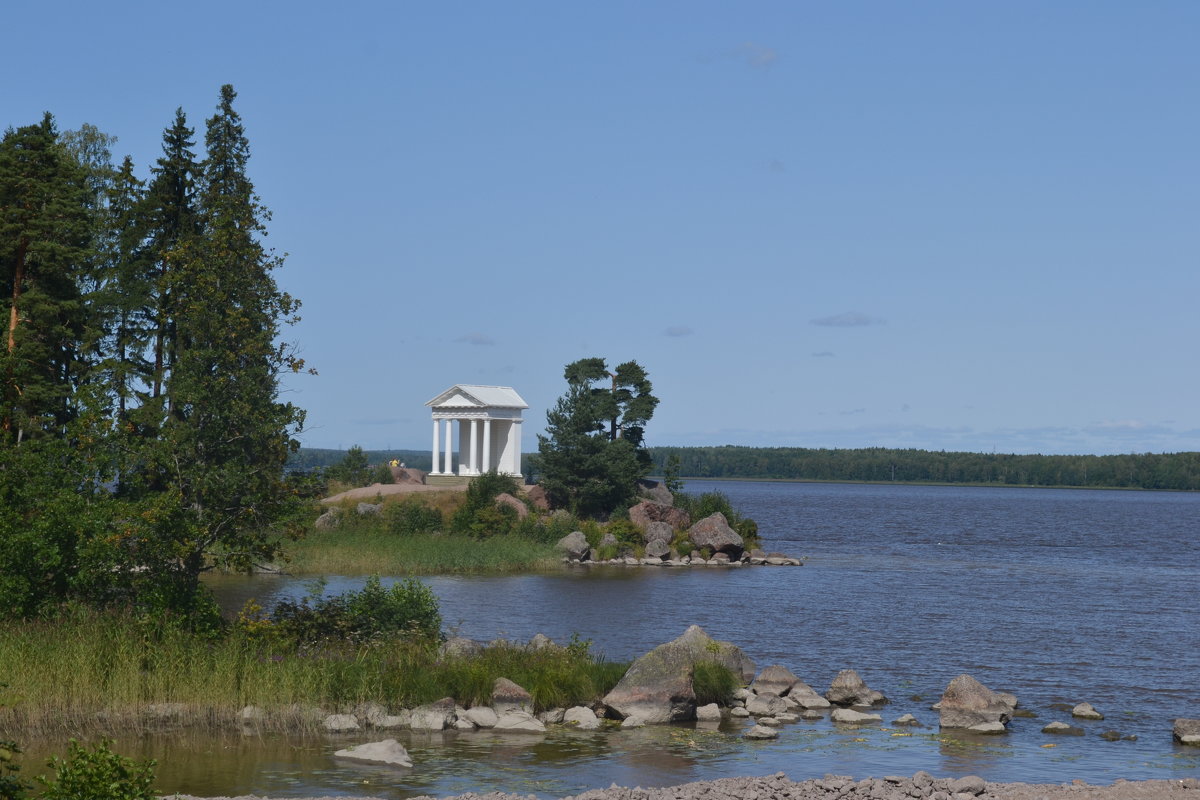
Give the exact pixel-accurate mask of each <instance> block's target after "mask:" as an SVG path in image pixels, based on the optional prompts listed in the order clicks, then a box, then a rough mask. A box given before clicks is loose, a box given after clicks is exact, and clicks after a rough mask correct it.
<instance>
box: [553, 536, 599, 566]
mask: <svg viewBox="0 0 1200 800" xmlns="http://www.w3.org/2000/svg"><path fill="white" fill-rule="evenodd" d="M554 548H555V549H556V550H558V551H559V552H560V553H562V554H563V555H564V556H566V557H567V558H569V559H571V560H572V561H582V560H583V559H584V558H585V557H586V556H587V554H588V551H589V550H590V549H591V547H590V545H588V542H587V537H586V536H584V535H583V531H572V532H571V533H568V534H567V535H566V536H564V537H562V538H561V539H559V540H558V542H557V543H555V545H554Z"/></svg>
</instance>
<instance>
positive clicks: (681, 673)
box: [604, 625, 754, 724]
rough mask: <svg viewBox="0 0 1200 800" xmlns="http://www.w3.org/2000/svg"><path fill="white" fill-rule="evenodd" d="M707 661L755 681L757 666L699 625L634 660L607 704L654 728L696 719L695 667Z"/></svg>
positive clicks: (740, 652)
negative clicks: (663, 724) (668, 723)
mask: <svg viewBox="0 0 1200 800" xmlns="http://www.w3.org/2000/svg"><path fill="white" fill-rule="evenodd" d="M702 661H715V662H716V663H718V664H722V665H723V666H725V667H727V668H728V669H730V670H732V671H733V674H734V675H737V676H738V677H739V678H740V679H741V680H743V681H749V680H750V679H752V678H753V677H754V662H753V661H751V660H750V659H749V658H748V657H747V656H746V654H745V653H743V652H742V651H741V649H740V648H738V647H737V646H735V645H732V644H730V643H729V642H718V641H716V640H714V639H712V638H711V637H710V636H709V635H708V634H707V633H705V632H704V630H703V629H702V628H701V627H700V626H698V625H693V626H691V627H690V628H688V629H687V630H686V631H685V632H684V634H683V635H682V636H680V637H679V638H678V639H675V640H674V641H671V642H667V643H666V644H662V645H659V646H658V647H656V648H654V649H653V650H651V651H650V652H649V653H647V654H646V655H644V656H642V657H641V658H639V659H638V660H637V661H634V662H633V664H632V666H630V667H629V671H628V672H626V673H625V676H624V677H622V678H621V680H620V682H618V683H617V685H616V686H615V687H614V688H613V690H612V691H611V692H609V693H608V694H607V695H606V696H605V697H604V704H605V705H607V706H608V707H609V708H612V709H614V710H615V711H616V712H617V713H618V714H620V715H621V716H622V717H631V716H637V717H640V718H641V719H643V720H645V721H646V722H647V723H649V724H658V723H663V722H679V721H683V720H690V719H694V718H695V716H696V692H695V690H694V689H693V688H692V669H693V668H694V667H695V665H696V664H698V663H700V662H702Z"/></svg>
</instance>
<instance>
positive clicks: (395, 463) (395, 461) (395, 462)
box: [392, 458, 400, 467]
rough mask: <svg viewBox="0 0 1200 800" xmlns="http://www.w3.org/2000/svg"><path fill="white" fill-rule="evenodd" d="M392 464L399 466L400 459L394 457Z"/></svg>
mask: <svg viewBox="0 0 1200 800" xmlns="http://www.w3.org/2000/svg"><path fill="white" fill-rule="evenodd" d="M392 466H393V467H398V466H400V461H399V460H398V459H395V458H393V459H392Z"/></svg>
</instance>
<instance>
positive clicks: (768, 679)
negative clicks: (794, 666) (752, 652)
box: [750, 664, 800, 697]
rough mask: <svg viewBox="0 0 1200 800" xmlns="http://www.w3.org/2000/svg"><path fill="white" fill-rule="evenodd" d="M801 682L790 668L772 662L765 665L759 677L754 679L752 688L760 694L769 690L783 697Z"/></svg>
mask: <svg viewBox="0 0 1200 800" xmlns="http://www.w3.org/2000/svg"><path fill="white" fill-rule="evenodd" d="M799 682H800V679H799V678H797V677H796V676H795V675H794V674H792V671H791V670H790V669H788V668H787V667H785V666H783V665H782V664H772V665H771V666H769V667H763V670H762V672H760V673H758V677H757V678H755V679H754V683H752V684H750V689H751V690H753V691H755V692H758V693H759V694H762V693H764V692H769V693H770V694H774V695H778V696H779V697H783V696H784V695H786V694H787V693H788V692H790V691H791V690H792V687H793V686H795V685H796V684H797V683H799Z"/></svg>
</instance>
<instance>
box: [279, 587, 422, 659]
mask: <svg viewBox="0 0 1200 800" xmlns="http://www.w3.org/2000/svg"><path fill="white" fill-rule="evenodd" d="M270 619H271V622H272V624H273V626H274V631H275V633H276V635H277V636H279V637H281V638H282V639H283V640H285V641H293V642H295V643H297V644H313V643H317V642H324V641H341V640H344V641H349V642H355V643H366V642H372V641H380V640H388V639H395V638H409V639H426V640H429V639H437V638H438V637H439V636H440V635H441V627H442V617H441V613H440V611H439V610H438V602H437V597H436V596H435V595H434V594H433V590H431V589H430V588H429V587H428V586H426V585H425V584H423V583H421V582H420V581H417V580H414V579H411V578H410V579H408V580H403V581H397V582H396V583H395V584H394V585H393V586H392V587H391V588H390V589H384V588H383V585H382V583H381V582H380V580H379V576H378V575H373V576H371V577H370V578H368V579H367V583H366V585H365V586H363V588H362V589H360V590H358V591H351V592H345V593H343V594H340V595H336V596H333V597H321V596H318V597H316V598H309V597H305V598H303V599H301V600H300V601H299V602H293V601H290V600H284V601H282V602H280V603H279V604H278V606H276V608H275V610H274V612H272V614H271V615H270ZM256 622H261V620H256Z"/></svg>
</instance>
